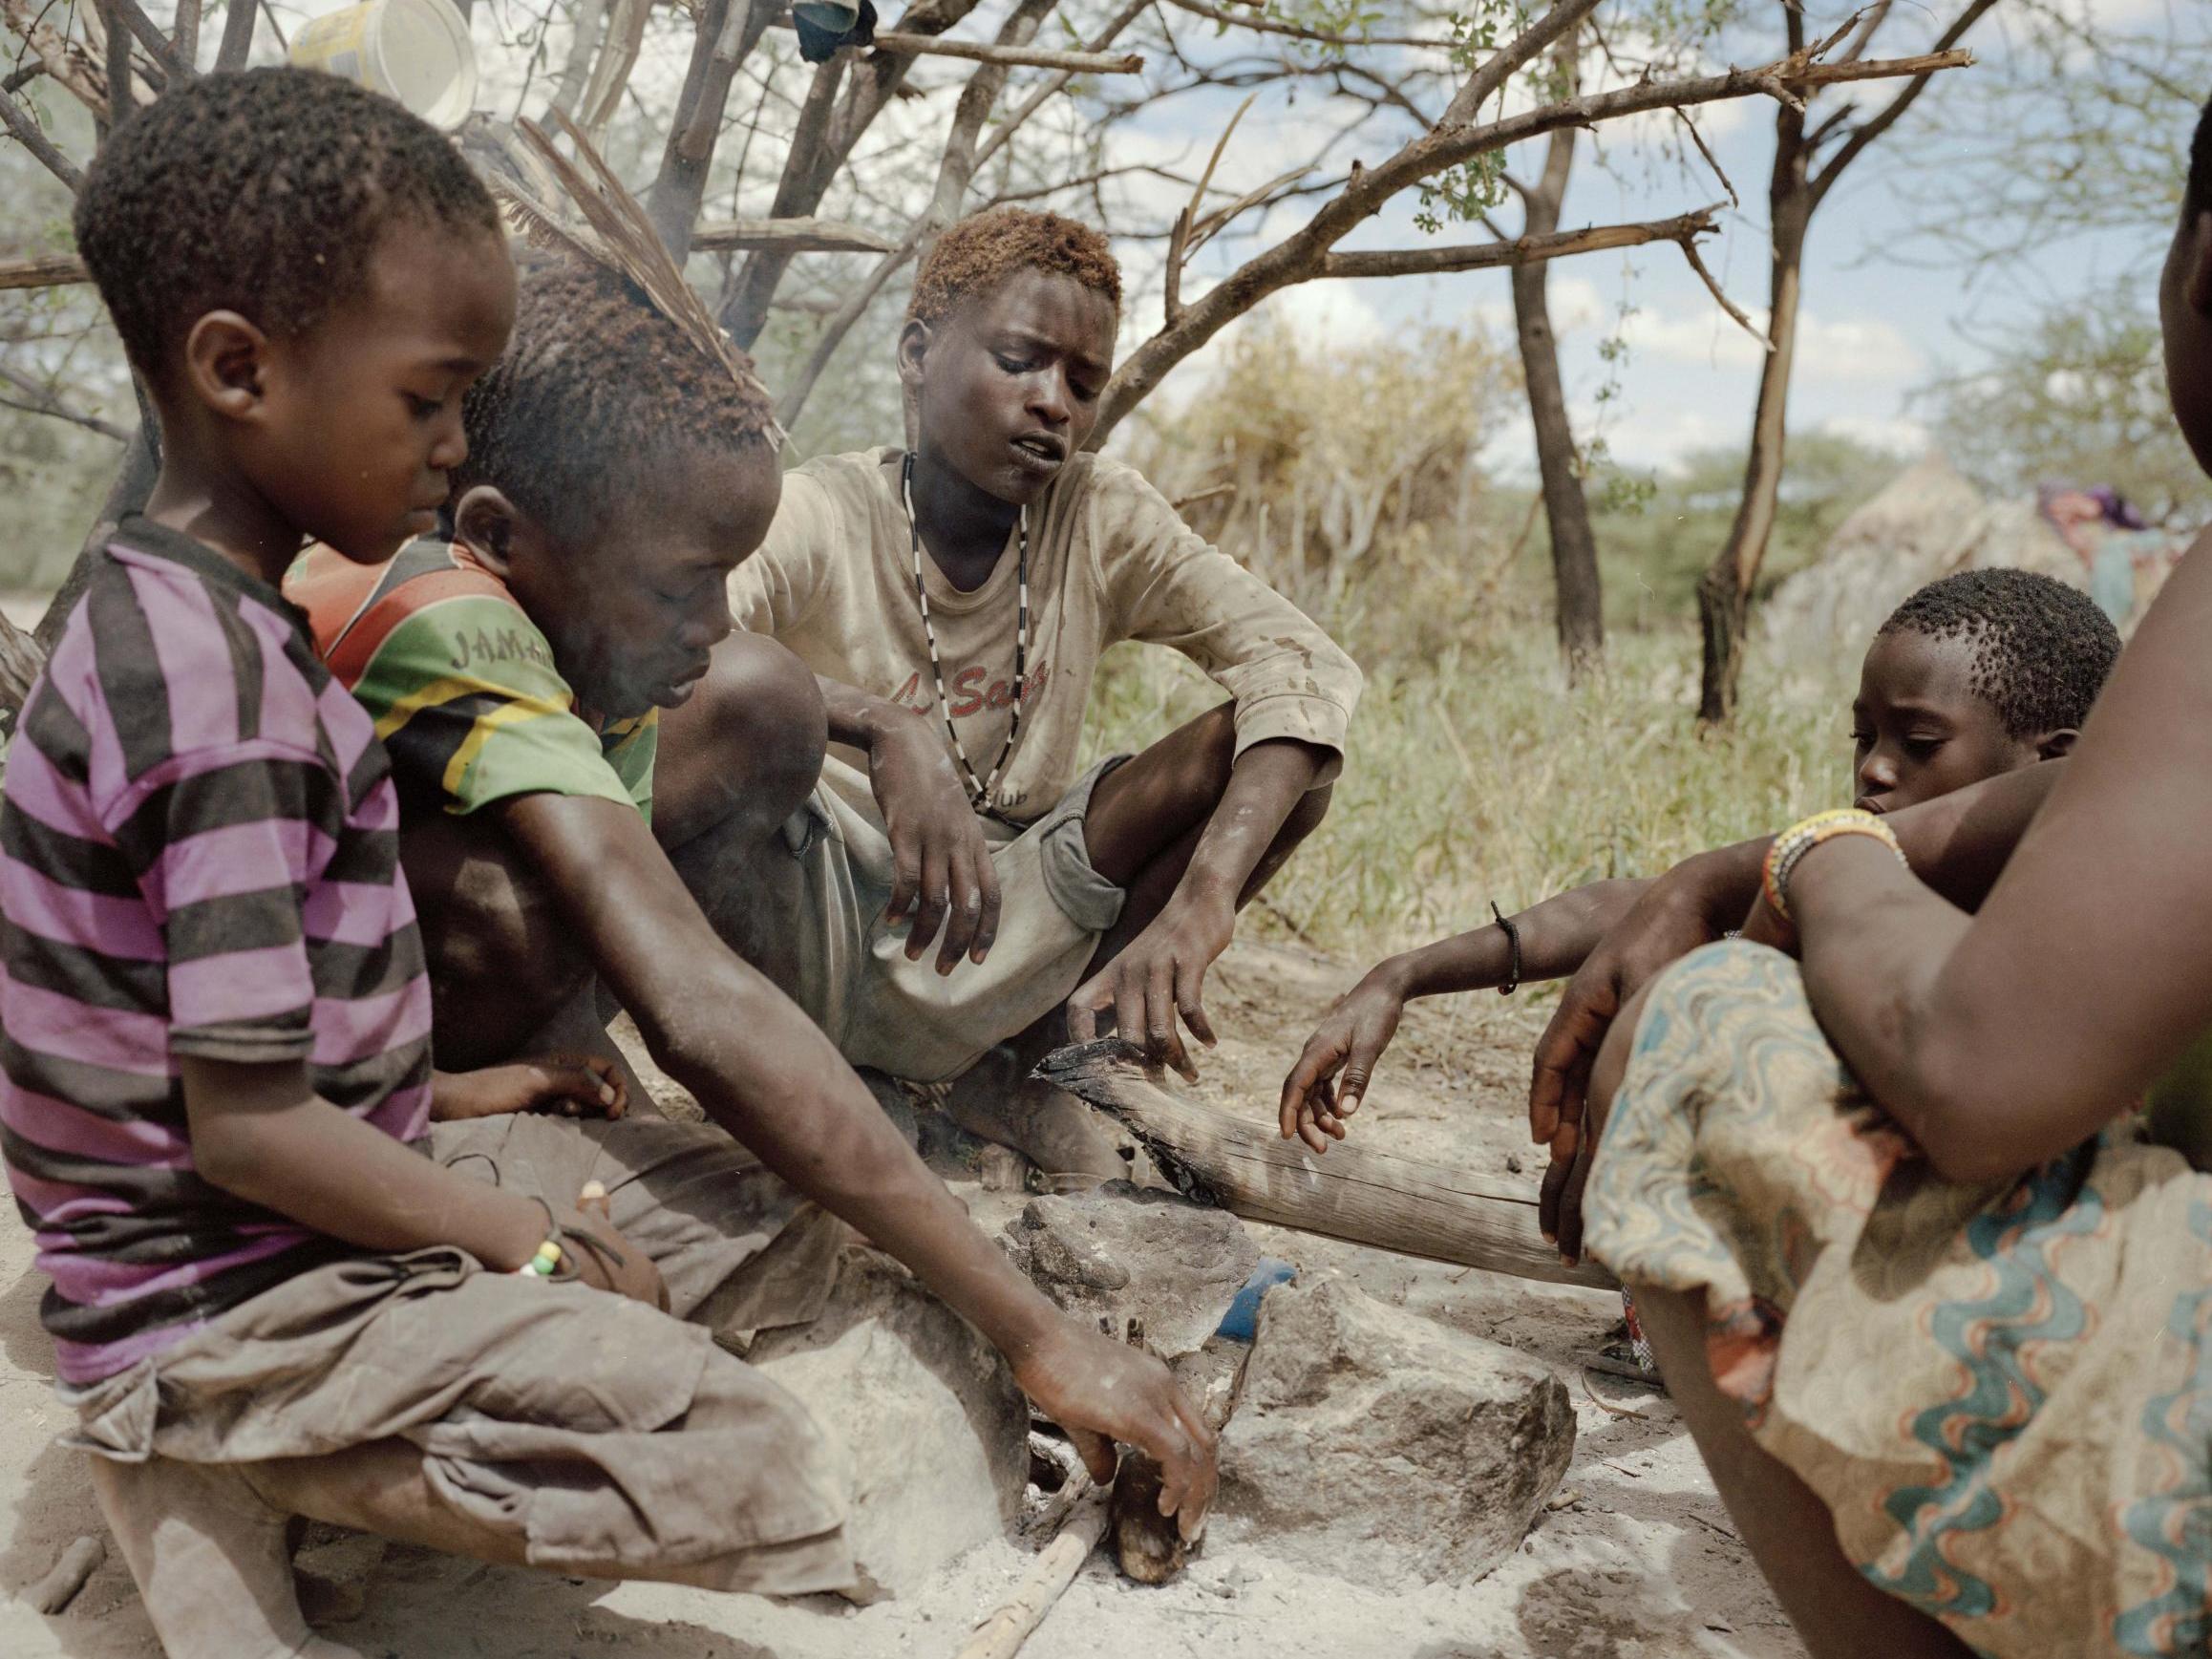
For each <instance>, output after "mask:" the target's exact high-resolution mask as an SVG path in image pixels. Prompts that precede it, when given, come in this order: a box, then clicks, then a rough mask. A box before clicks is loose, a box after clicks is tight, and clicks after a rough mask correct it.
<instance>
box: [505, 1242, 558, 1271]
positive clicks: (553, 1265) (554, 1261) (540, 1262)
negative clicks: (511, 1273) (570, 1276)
mask: <svg viewBox="0 0 2212 1659" xmlns="http://www.w3.org/2000/svg"><path fill="white" fill-rule="evenodd" d="M561 1259H562V1258H561V1241H560V1240H558V1239H547V1240H546V1241H545V1242H544V1243H543V1244H540V1245H539V1246H538V1253H537V1254H536V1255H535V1256H532V1257H531V1258H530V1259H529V1260H528V1261H527V1262H524V1263H523V1264H522V1265H521V1266H520V1267H517V1268H516V1269H515V1277H516V1278H518V1279H550V1278H552V1277H553V1276H554V1275H555V1274H557V1273H559V1272H560V1271H561Z"/></svg>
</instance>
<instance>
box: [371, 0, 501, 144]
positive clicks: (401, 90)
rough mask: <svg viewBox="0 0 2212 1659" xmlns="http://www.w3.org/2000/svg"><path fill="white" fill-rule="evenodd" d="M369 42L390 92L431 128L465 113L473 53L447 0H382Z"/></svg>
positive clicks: (470, 97)
mask: <svg viewBox="0 0 2212 1659" xmlns="http://www.w3.org/2000/svg"><path fill="white" fill-rule="evenodd" d="M373 41H374V44H373V47H372V50H373V51H374V53H375V54H376V66H377V69H378V71H379V72H380V74H382V76H383V79H384V83H385V84H386V85H387V86H389V87H390V88H391V89H392V96H393V97H395V98H397V99H398V100H399V101H400V102H401V103H403V104H405V105H406V106H407V107H408V108H409V109H411V110H413V111H414V112H415V114H416V115H418V116H420V117H422V118H423V119H424V120H426V121H428V122H429V123H430V124H431V125H432V126H434V127H442V128H445V129H447V130H449V131H450V130H451V129H453V128H455V127H457V126H459V125H460V124H461V122H462V121H464V120H466V119H467V118H468V115H469V112H470V111H471V110H472V109H474V108H475V107H476V101H477V53H476V48H475V47H474V46H473V45H471V44H470V41H469V26H468V20H467V19H466V18H464V17H463V16H461V14H460V12H459V11H457V10H456V9H455V8H454V6H453V5H452V4H451V0H383V5H382V6H381V7H380V8H379V15H378V17H377V20H376V27H375V30H374V34H373Z"/></svg>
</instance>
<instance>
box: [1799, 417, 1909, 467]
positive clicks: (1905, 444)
mask: <svg viewBox="0 0 2212 1659" xmlns="http://www.w3.org/2000/svg"><path fill="white" fill-rule="evenodd" d="M1815 430H1817V431H1819V432H1826V433H1833V434H1834V435H1835V436H1838V437H1847V438H1850V439H1851V440H1852V441H1853V442H1855V443H1862V444H1864V445H1865V446H1866V447H1867V448H1868V449H1878V450H1882V451H1884V452H1885V453H1887V454H1889V455H1893V456H1896V457H1900V458H1901V459H1902V458H1904V457H1907V456H1919V455H1925V453H1926V452H1927V449H1928V430H1927V428H1926V427H1925V426H1924V425H1922V424H1921V423H1920V422H1919V421H1917V420H1908V419H1906V418H1905V417H1904V415H1830V416H1829V417H1828V418H1827V419H1826V420H1823V421H1822V422H1820V424H1819V427H1818V428H1816V429H1815Z"/></svg>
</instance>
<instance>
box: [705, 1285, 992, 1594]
mask: <svg viewBox="0 0 2212 1659" xmlns="http://www.w3.org/2000/svg"><path fill="white" fill-rule="evenodd" d="M746 1357H747V1358H748V1359H749V1360H750V1361H751V1362H752V1363H753V1364H754V1365H755V1366H757V1367H758V1368H759V1369H760V1371H761V1372H763V1373H764V1374H766V1375H767V1376H769V1377H772V1378H773V1379H775V1381H776V1382H777V1383H778V1384H780V1385H781V1386H782V1387H783V1388H785V1389H786V1390H788V1391H789V1392H790V1393H792V1394H793V1395H794V1396H795V1397H797V1398H798V1400H799V1401H800V1402H801V1403H802V1404H804V1405H805V1407H806V1408H807V1410H808V1411H810V1412H812V1413H813V1414H814V1417H815V1420H816V1421H817V1422H818V1423H819V1424H820V1425H821V1427H822V1429H823V1430H824V1431H825V1432H826V1433H827V1435H828V1436H829V1438H830V1440H831V1442H832V1444H833V1445H834V1446H835V1448H836V1449H837V1452H838V1455H839V1456H840V1457H841V1458H842V1460H843V1463H844V1471H845V1478H846V1480H847V1482H848V1486H847V1489H848V1491H849V1492H850V1493H851V1509H850V1511H849V1513H848V1515H847V1518H846V1522H845V1530H846V1533H847V1536H848V1537H849V1539H850V1541H851V1542H852V1546H853V1556H854V1559H855V1561H856V1562H857V1563H859V1565H860V1568H861V1574H862V1577H863V1594H862V1595H861V1597H859V1598H857V1599H861V1600H873V1599H876V1598H877V1597H879V1596H882V1595H885V1594H888V1595H895V1596H905V1595H911V1594H913V1593H914V1592H915V1591H916V1590H917V1589H919V1588H920V1587H921V1585H923V1584H924V1583H925V1581H926V1580H927V1579H928V1578H929V1576H930V1575H931V1574H932V1573H934V1572H935V1571H936V1570H937V1569H938V1568H939V1567H941V1566H943V1565H944V1564H945V1563H946V1562H948V1561H951V1560H952V1559H953V1558H954V1557H955V1556H958V1555H960V1554H961V1553H962V1552H963V1551H965V1550H968V1549H969V1548H971V1547H973V1546H974V1545H975V1544H978V1543H981V1542H984V1541H985V1540H986V1539H991V1538H998V1537H1001V1536H1003V1535H1004V1534H1005V1533H1006V1531H1007V1530H1008V1528H1009V1527H1010V1525H1011V1524H1012V1522H1013V1520H1014V1518H1015V1516H1016V1515H1017V1513H1018V1512H1019V1510H1020V1506H1021V1499H1022V1492H1023V1488H1024V1486H1025V1485H1026V1484H1027V1481H1028V1478H1029V1428H1030V1413H1029V1404H1028V1402H1027V1401H1026V1400H1025V1399H1024V1398H1023V1397H1022V1392H1021V1390H1020V1389H1019V1388H1017V1387H1015V1385H1014V1380H1013V1373H1012V1372H1011V1371H1010V1370H1009V1369H1008V1367H1007V1363H1006V1361H1005V1360H1004V1359H1003V1358H1001V1357H1000V1355H999V1353H998V1351H997V1350H996V1349H994V1348H992V1347H991V1346H990V1344H989V1343H988V1342H986V1341H985V1340H984V1339H983V1338H982V1337H981V1336H979V1335H977V1334H976V1332H975V1330H974V1329H973V1328H972V1327H971V1326H969V1325H968V1322H967V1321H966V1320H964V1319H962V1318H961V1317H960V1316H959V1315H958V1314H956V1313H954V1312H953V1311H952V1309H950V1308H947V1307H946V1306H945V1304H943V1303H942V1302H940V1301H938V1300H937V1298H936V1297H934V1296H932V1295H930V1294H929V1292H928V1291H926V1290H925V1289H924V1288H923V1287H922V1286H921V1285H920V1284H918V1283H917V1282H916V1281H915V1280H914V1278H913V1277H912V1276H911V1275H910V1274H908V1273H907V1272H906V1271H905V1270H904V1268H903V1267H901V1266H899V1265H898V1264H897V1263H895V1262H893V1261H891V1260H890V1259H889V1258H888V1257H885V1256H882V1255H879V1254H878V1253H877V1252H875V1251H873V1250H870V1249H866V1248H864V1247H861V1246H858V1245H856V1246H854V1247H852V1248H851V1249H849V1250H847V1251H846V1253H845V1257H844V1261H843V1263H842V1264H841V1266H840V1271H839V1275H838V1283H837V1287H836V1289H834V1290H833V1291H832V1292H831V1293H830V1301H829V1306H828V1308H826V1309H825V1310H824V1311H823V1313H822V1316H821V1317H820V1318H819V1319H817V1320H816V1321H815V1322H814V1323H813V1324H811V1325H804V1326H796V1327H792V1328H790V1329H780V1330H771V1331H764V1332H762V1333H761V1335H760V1336H759V1337H758V1338H756V1339H755V1342H754V1344H753V1347H752V1350H751V1351H750V1352H749V1353H748V1354H747V1356H746Z"/></svg>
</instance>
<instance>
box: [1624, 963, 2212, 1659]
mask: <svg viewBox="0 0 2212 1659" xmlns="http://www.w3.org/2000/svg"><path fill="white" fill-rule="evenodd" d="M1585 1216H1586V1235H1585V1244H1586V1246H1587V1247H1588V1249H1589V1250H1590V1252H1591V1253H1592V1254H1593V1255H1595V1256H1596V1257H1597V1258H1598V1259H1599V1260H1601V1261H1603V1262H1604V1263H1606V1265H1607V1266H1610V1267H1611V1268H1612V1269H1613V1270H1614V1271H1615V1272H1616V1273H1618V1274H1619V1275H1620V1276H1621V1279H1622V1281H1623V1283H1624V1284H1626V1285H1628V1286H1629V1287H1642V1286H1663V1287H1668V1288H1670V1289H1674V1290H1681V1291H1691V1290H1696V1291H1702V1292H1703V1293H1704V1296H1705V1304H1706V1315H1707V1322H1708V1323H1707V1333H1706V1353H1707V1358H1708V1360H1709V1362H1710V1364H1711V1365H1712V1373H1713V1376H1714V1377H1715V1379H1716V1380H1717V1381H1718V1383H1719V1386H1720V1388H1721V1389H1722V1391H1723V1392H1724V1393H1727V1394H1728V1395H1729V1396H1730V1397H1732V1398H1733V1399H1734V1400H1735V1401H1736V1402H1737V1403H1738V1404H1740V1406H1741V1407H1742V1409H1743V1414H1744V1419H1745V1421H1746V1423H1747V1424H1748V1425H1749V1427H1750V1430H1751V1433H1752V1435H1753V1437H1754V1438H1755V1440H1756V1441H1757V1443H1758V1444H1759V1445H1760V1446H1761V1447H1763V1448H1764V1449H1765V1450H1766V1451H1767V1452H1769V1453H1771V1454H1772V1455H1773V1456H1775V1457H1777V1458H1778V1459H1780V1460H1781V1461H1782V1462H1783V1463H1784V1464H1786V1465H1787V1466H1788V1467H1789V1468H1790V1469H1792V1470H1793V1471H1795V1472H1796V1473H1797V1476H1798V1477H1799V1478H1802V1479H1803V1480H1804V1481H1805V1482H1806V1484H1807V1485H1809V1486H1810V1487H1811V1488H1812V1489H1813V1490H1814V1491H1815V1492H1816V1493H1817V1494H1818V1495H1819V1497H1820V1499H1821V1500H1822V1501H1823V1502H1825V1503H1826V1504H1827V1506H1828V1508H1829V1511H1830V1512H1831V1514H1832V1515H1833V1516H1834V1518H1835V1524H1836V1536H1837V1540H1838V1542H1840V1544H1841V1546H1842V1548H1843V1550H1844V1552H1845V1554H1846V1555H1847V1556H1848V1557H1849V1559H1850V1560H1851V1562H1852V1563H1853V1564H1854V1565H1855V1566H1857V1567H1858V1569H1859V1570H1860V1571H1861V1572H1862V1573H1863V1574H1864V1575H1865V1576H1866V1577H1867V1579H1868V1580H1869V1581H1871V1582H1872V1583H1874V1584H1875V1585H1880V1586H1881V1587H1882V1589H1884V1590H1886V1591H1888V1592H1889V1593H1890V1594H1892V1595H1895V1596H1898V1597H1900V1598H1902V1599H1903V1600H1904V1601H1906V1602H1908V1603H1909V1604H1911V1605H1912V1606H1915V1607H1918V1608H1920V1609H1921V1610H1922V1611H1924V1612H1925V1613H1928V1614H1930V1615H1932V1616H1934V1617H1936V1618H1938V1619H1940V1620H1942V1621H1943V1623H1944V1624H1945V1625H1946V1626H1947V1627H1949V1628H1950V1629H1951V1630H1952V1631H1954V1632H1955V1633H1956V1634H1957V1635H1958V1636H1959V1637H1960V1638H1961V1639H1962V1640H1964V1641H1965V1642H1967V1644H1968V1645H1969V1646H1971V1647H1972V1648H1975V1649H1976V1650H1977V1651H1979V1652H1982V1653H1985V1654H1989V1655H1995V1656H1999V1659H2028V1656H2031V1655H2033V1656H2036V1659H2042V1656H2045V1655H2049V1656H2053V1659H2055V1656H2058V1655H2065V1656H2067V1659H2076V1656H2089V1655H2102V1654H2127V1655H2148V1654H2160V1655H2163V1654H2182V1653H2192V1654H2200V1653H2203V1652H2205V1651H2206V1646H2207V1638H2208V1637H2212V1616H2208V1612H2207V1593H2208V1588H2212V1175H2203V1174H2199V1173H2197V1172H2196V1171H2195V1170H2193V1169H2192V1168H2191V1166H2190V1164H2189V1163H2188V1161H2187V1160H2186V1159H2183V1158H2182V1157H2180V1155H2179V1154H2178V1153H2176V1152H2173V1151H2171V1150H2168V1149H2167V1148H2165V1147H2162V1146H2153V1145H2149V1144H2146V1143H2144V1142H2143V1141H2142V1140H2141V1138H2139V1134H2138V1128H2137V1122H2136V1119H2135V1117H2134V1115H2133V1114H2131V1113H2126V1112H2124V1111H2116V1113H2115V1122H2114V1124H2113V1126H2112V1127H2110V1128H2109V1129H2108V1130H2107V1131H2106V1132H2105V1133H2104V1134H2103V1135H2101V1136H2100V1137H2099V1138H2097V1139H2095V1140H2094V1141H2090V1142H2088V1143H2085V1144H2084V1145H2082V1146H2080V1147H2077V1148H2076V1149H2075V1150H2074V1152H2072V1153H2070V1154H2068V1155H2067V1156H2066V1157H2063V1158H2060V1159H2055V1160H2053V1161H2052V1163H2050V1164H2048V1165H2046V1166H2044V1167H2043V1168H2041V1169H2038V1170H2036V1171H2034V1172H2032V1173H2031V1174H2030V1175H2028V1176H2026V1177H2024V1178H2019V1179H2015V1180H2001V1181H1992V1182H1983V1183H1979V1184H1960V1183H1952V1182H1946V1181H1945V1180H1940V1179H1939V1178H1938V1177H1937V1176H1936V1175H1935V1174H1934V1173H1933V1172H1932V1171H1931V1170H1930V1169H1929V1168H1928V1167H1927V1165H1926V1163H1925V1160H1924V1159H1922V1157H1921V1155H1920V1153H1919V1151H1918V1149H1917V1148H1916V1147H1915V1146H1914V1145H1913V1143H1912V1141H1911V1140H1910V1139H1909V1138H1907V1137H1906V1136H1905V1135H1904V1133H1903V1132H1902V1131H1901V1130H1899V1129H1898V1128H1897V1127H1896V1125H1895V1124H1893V1123H1892V1122H1890V1121H1889V1119H1888V1118H1887V1117H1884V1116H1883V1115H1882V1112H1881V1111H1880V1110H1879V1109H1878V1108H1876V1107H1875V1106H1873V1105H1872V1104H1871V1103H1870V1102H1869V1101H1868V1100H1867V1098H1866V1096H1865V1095H1864V1094H1863V1093H1862V1092H1861V1090H1860V1089H1859V1088H1858V1086H1857V1084H1856V1083H1855V1082H1854V1081H1853V1079H1852V1077H1851V1075H1850V1074H1849V1073H1848V1072H1847V1071H1846V1070H1845V1069H1844V1066H1843V1064H1842V1062H1841V1061H1840V1059H1839V1058H1838V1057H1837V1055H1836V1053H1835V1051H1834V1050H1832V1049H1831V1048H1830V1047H1829V1046H1828V1043H1827V1040H1826V1038H1825V1037H1823V1036H1822V1034H1821V1032H1820V1029H1819V1025H1818V1024H1817V1023H1816V1022H1815V1020H1814V1018H1813V1013H1812V1010H1811V1008H1810V1006H1809V1005H1808V1003H1807V1001H1806V997H1805V990H1804V985H1803V982H1802V980H1801V978H1800V976H1799V973H1798V970H1797V964H1796V963H1795V962H1794V961H1792V960H1791V959H1790V958H1788V957H1786V956H1783V955H1782V954H1780V953H1779V952H1776V951H1774V950H1770V949H1767V948H1765V947H1763V946H1755V945H1747V944H1741V943H1726V944H1720V945H1714V946H1707V947H1706V948H1705V949H1702V950H1699V951H1697V952H1695V953H1693V954H1692V955H1691V956H1689V957H1687V958H1685V959H1684V960H1683V961H1681V962H1680V963H1677V964H1676V965H1675V966H1674V967H1673V968H1670V969H1669V970H1668V971H1667V973H1665V974H1664V975H1663V976H1661V977H1660V978H1659V979H1658V980H1657V981H1656V982H1655V984H1654V986H1653V989H1652V993H1651V995H1650V996H1649V997H1648V999H1647V1004H1646V1008H1645V1011H1644V1014H1643V1017H1642V1019H1641V1021H1640V1023H1639V1025H1638V1027H1637V1031H1636V1034H1635V1043H1634V1049H1633V1054H1632V1058H1631V1060H1630V1062H1629V1065H1628V1069H1627V1075H1626V1077H1625V1079H1624V1080H1623V1082H1622V1085H1621V1088H1620V1090H1619V1092H1618V1094H1617V1095H1616V1096H1615V1099H1614V1103H1613V1108H1612V1115H1611V1118H1610V1120H1609V1122H1608V1123H1607V1124H1606V1130H1605V1135H1604V1138H1603V1141H1602V1143H1601V1147H1600V1150H1599V1153H1598V1156H1597V1159H1596V1161H1595V1164H1594V1166H1593V1168H1592V1171H1591V1175H1590V1180H1589V1188H1588V1193H1587V1195H1586V1198H1585Z"/></svg>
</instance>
